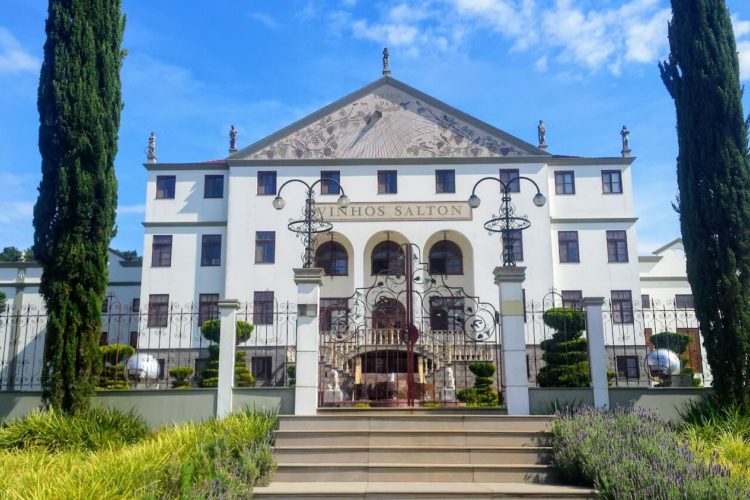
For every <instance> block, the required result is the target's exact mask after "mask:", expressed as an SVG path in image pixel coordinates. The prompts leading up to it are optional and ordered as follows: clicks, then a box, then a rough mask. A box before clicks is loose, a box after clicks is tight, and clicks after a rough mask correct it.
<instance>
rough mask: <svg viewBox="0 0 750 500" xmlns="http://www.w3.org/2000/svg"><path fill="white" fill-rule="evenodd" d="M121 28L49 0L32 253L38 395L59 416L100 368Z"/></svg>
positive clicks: (112, 19)
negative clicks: (37, 280) (40, 317)
mask: <svg viewBox="0 0 750 500" xmlns="http://www.w3.org/2000/svg"><path fill="white" fill-rule="evenodd" d="M71 20H75V22H72V21H71ZM124 25H125V20H124V17H123V15H122V8H121V2H120V1H119V0H107V1H104V0H97V1H95V2H93V3H92V2H90V1H85V0H49V7H48V17H47V22H46V26H45V30H46V34H47V40H46V42H45V44H44V62H43V63H42V68H41V73H40V76H39V90H38V94H37V107H38V110H39V122H40V123H39V152H40V153H41V157H42V180H41V183H40V185H39V197H38V199H37V203H36V205H35V206H34V247H33V248H34V257H35V258H36V260H37V261H38V262H39V263H40V264H41V266H42V279H41V284H40V287H39V291H40V293H41V295H42V296H43V297H44V302H45V305H46V309H47V315H48V321H47V332H46V335H45V360H46V362H45V364H44V368H43V371H42V375H41V382H42V387H43V394H42V397H43V400H44V402H45V404H46V405H49V406H51V407H54V408H58V409H61V410H63V411H65V412H67V413H73V412H75V411H79V410H81V409H84V408H86V407H87V406H88V404H89V397H90V396H91V393H92V391H93V390H94V386H95V385H96V382H97V377H98V375H99V372H100V370H101V369H100V363H101V356H100V355H99V350H98V344H99V335H100V332H101V310H102V302H103V301H104V294H105V291H106V287H107V282H108V272H107V257H108V251H109V243H110V240H111V239H112V236H113V234H114V229H115V209H116V208H117V179H116V177H115V167H114V160H115V155H116V154H117V136H118V130H119V126H120V111H121V110H122V99H121V84H120V67H121V65H122V58H123V52H122V49H121V44H122V35H123V31H124Z"/></svg>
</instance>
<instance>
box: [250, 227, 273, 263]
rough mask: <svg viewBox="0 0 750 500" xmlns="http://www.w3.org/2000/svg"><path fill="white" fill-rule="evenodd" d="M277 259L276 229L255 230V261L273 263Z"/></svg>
mask: <svg viewBox="0 0 750 500" xmlns="http://www.w3.org/2000/svg"><path fill="white" fill-rule="evenodd" d="M275 261H276V233H275V232H274V231H256V232H255V263H256V264H273V263H274V262H275Z"/></svg>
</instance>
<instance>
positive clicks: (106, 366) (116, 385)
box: [99, 344, 135, 389]
mask: <svg viewBox="0 0 750 500" xmlns="http://www.w3.org/2000/svg"><path fill="white" fill-rule="evenodd" d="M99 350H100V351H101V355H102V361H103V364H102V366H103V369H102V374H101V376H100V377H99V387H100V388H103V389H127V388H128V373H127V371H126V369H125V362H126V361H127V360H128V358H129V357H130V356H132V355H133V354H134V353H135V349H133V347H132V346H129V345H127V344H110V345H105V346H101V347H100V348H99Z"/></svg>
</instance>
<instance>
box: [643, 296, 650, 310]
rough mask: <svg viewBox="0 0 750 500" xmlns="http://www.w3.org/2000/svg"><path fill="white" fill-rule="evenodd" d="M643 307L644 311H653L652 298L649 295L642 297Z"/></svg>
mask: <svg viewBox="0 0 750 500" xmlns="http://www.w3.org/2000/svg"><path fill="white" fill-rule="evenodd" d="M641 306H642V307H643V308H644V309H651V296H650V295H649V294H647V293H644V294H642V295H641Z"/></svg>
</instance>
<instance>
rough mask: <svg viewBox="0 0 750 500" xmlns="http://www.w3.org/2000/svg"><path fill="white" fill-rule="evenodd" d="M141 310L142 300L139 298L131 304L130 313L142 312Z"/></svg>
mask: <svg viewBox="0 0 750 500" xmlns="http://www.w3.org/2000/svg"><path fill="white" fill-rule="evenodd" d="M140 310H141V299H139V298H138V297H136V298H134V299H133V302H132V303H131V304H130V312H134V313H137V312H140Z"/></svg>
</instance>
